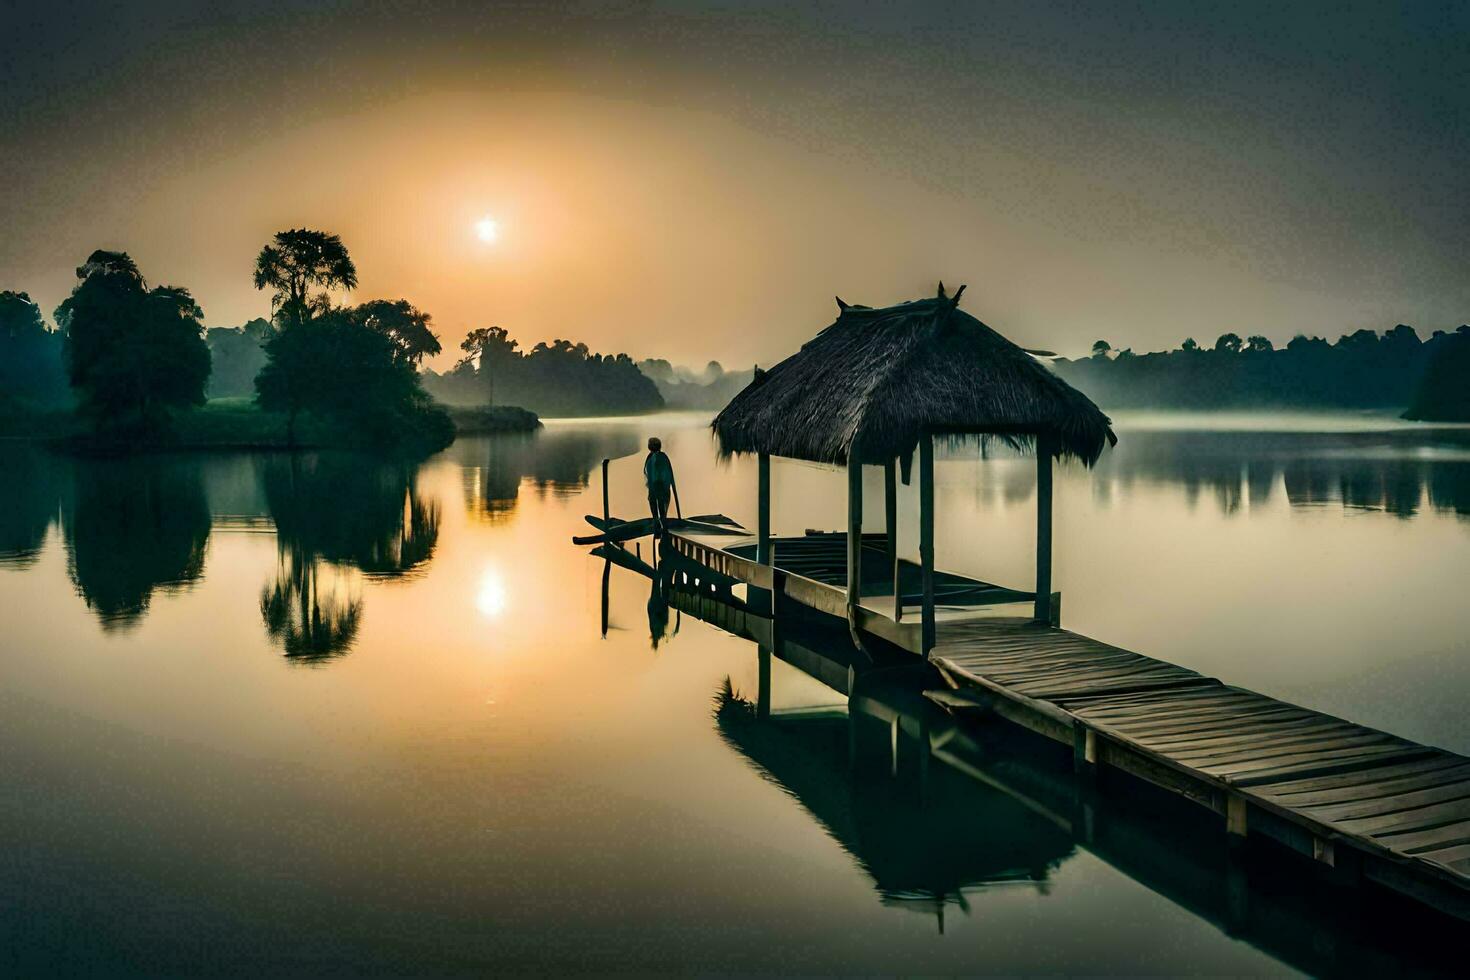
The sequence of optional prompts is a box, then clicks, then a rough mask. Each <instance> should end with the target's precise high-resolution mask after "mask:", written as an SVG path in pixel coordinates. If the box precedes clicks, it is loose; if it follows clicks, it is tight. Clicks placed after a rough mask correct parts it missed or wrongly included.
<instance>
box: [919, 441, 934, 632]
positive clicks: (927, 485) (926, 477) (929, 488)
mask: <svg viewBox="0 0 1470 980" xmlns="http://www.w3.org/2000/svg"><path fill="white" fill-rule="evenodd" d="M919 564H920V566H921V571H922V574H923V586H924V599H923V613H922V619H923V626H922V630H921V634H920V635H921V637H922V638H921V640H920V643H919V645H920V647H921V648H922V649H923V652H924V659H925V660H928V659H929V651H930V650H933V649H934V634H935V627H934V437H933V436H931V435H929V434H928V433H925V434H924V435H922V436H920V437H919Z"/></svg>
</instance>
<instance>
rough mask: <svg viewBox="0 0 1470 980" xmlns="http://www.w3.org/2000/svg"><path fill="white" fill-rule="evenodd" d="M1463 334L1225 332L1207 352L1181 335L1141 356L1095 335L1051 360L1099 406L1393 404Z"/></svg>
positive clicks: (1410, 394)
mask: <svg viewBox="0 0 1470 980" xmlns="http://www.w3.org/2000/svg"><path fill="white" fill-rule="evenodd" d="M1467 340H1470V326H1461V327H1460V328H1459V329H1458V330H1457V331H1455V332H1454V333H1452V334H1451V333H1446V332H1445V331H1443V330H1436V331H1435V332H1434V334H1433V336H1431V337H1430V338H1429V339H1428V340H1421V339H1420V337H1419V335H1418V333H1417V332H1416V331H1415V330H1414V328H1413V327H1410V326H1406V325H1404V324H1399V325H1398V326H1396V327H1394V328H1393V329H1392V330H1389V331H1387V332H1385V333H1384V334H1382V335H1381V336H1380V335H1379V334H1377V333H1375V332H1374V331H1372V330H1358V331H1356V332H1354V333H1351V334H1345V335H1344V336H1343V337H1341V338H1340V339H1339V340H1338V341H1337V343H1335V344H1334V343H1329V342H1328V341H1326V340H1324V339H1323V338H1321V337H1305V336H1297V337H1296V338H1295V339H1293V340H1292V341H1291V343H1289V344H1287V345H1286V346H1285V347H1283V348H1275V347H1273V345H1272V343H1271V341H1270V340H1268V339H1266V338H1265V337H1261V336H1253V337H1250V338H1248V339H1246V340H1242V339H1241V338H1240V336H1239V335H1237V334H1234V333H1227V334H1225V335H1223V336H1222V337H1220V338H1219V339H1218V340H1216V341H1215V344H1214V347H1213V348H1212V349H1209V350H1206V349H1204V348H1203V347H1201V346H1200V345H1199V344H1197V343H1195V341H1194V340H1192V339H1191V340H1186V341H1184V343H1183V344H1182V345H1181V346H1180V348H1179V349H1178V350H1172V351H1161V352H1158V353H1150V354H1135V353H1134V352H1133V351H1131V350H1114V349H1113V348H1112V346H1111V345H1110V344H1109V343H1108V342H1107V341H1104V340H1099V341H1098V342H1097V343H1096V344H1094V345H1093V354H1092V356H1091V357H1086V358H1080V359H1077V360H1068V359H1067V358H1058V359H1057V360H1056V361H1055V362H1054V364H1053V367H1054V368H1055V370H1056V372H1057V374H1059V375H1060V376H1061V377H1062V378H1064V379H1065V380H1067V381H1068V382H1070V383H1071V384H1073V385H1075V386H1077V387H1078V388H1080V389H1081V390H1082V391H1084V392H1086V393H1087V394H1088V396H1089V397H1091V398H1092V399H1093V401H1095V402H1097V403H1098V404H1099V405H1100V406H1102V407H1103V408H1105V409H1119V408H1166V409H1193V410H1219V409H1237V410H1239V409H1260V408H1302V409H1371V408H1384V409H1393V410H1396V411H1403V410H1404V408H1405V407H1406V406H1409V405H1410V404H1411V403H1413V402H1415V400H1416V398H1417V397H1418V396H1419V389H1420V383H1421V380H1423V379H1424V378H1425V372H1426V368H1427V367H1428V365H1429V364H1430V362H1431V361H1434V360H1438V359H1440V357H1441V355H1448V354H1449V353H1450V352H1451V350H1452V349H1453V348H1456V347H1458V346H1459V345H1460V343H1462V342H1466V341H1467ZM1462 383H1470V378H1467V379H1464V380H1463V382H1462ZM1424 417H1430V416H1424Z"/></svg>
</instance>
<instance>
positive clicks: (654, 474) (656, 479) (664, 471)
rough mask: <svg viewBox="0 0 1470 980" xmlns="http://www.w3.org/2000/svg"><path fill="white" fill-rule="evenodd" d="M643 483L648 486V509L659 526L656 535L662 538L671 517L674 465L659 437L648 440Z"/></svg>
mask: <svg viewBox="0 0 1470 980" xmlns="http://www.w3.org/2000/svg"><path fill="white" fill-rule="evenodd" d="M643 482H644V483H646V484H648V509H649V511H650V512H652V514H653V520H654V523H655V524H656V525H657V529H656V531H655V533H656V534H658V535H660V536H662V535H663V533H664V531H665V527H664V522H665V521H667V520H668V517H669V494H670V492H672V490H673V488H674V465H673V464H672V463H670V462H669V457H668V456H667V455H665V453H664V444H663V442H662V440H660V439H659V438H658V436H651V437H649V440H648V458H647V459H645V460H644V461H643Z"/></svg>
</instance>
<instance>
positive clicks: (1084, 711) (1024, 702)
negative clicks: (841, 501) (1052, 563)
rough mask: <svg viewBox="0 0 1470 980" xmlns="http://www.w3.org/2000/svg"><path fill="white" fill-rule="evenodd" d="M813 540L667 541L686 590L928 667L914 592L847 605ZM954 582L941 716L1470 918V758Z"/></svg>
mask: <svg viewBox="0 0 1470 980" xmlns="http://www.w3.org/2000/svg"><path fill="white" fill-rule="evenodd" d="M812 537H820V538H822V539H825V538H827V537H831V536H815V535H814V536H812ZM837 537H841V536H840V535H839V536H837ZM802 540H803V539H800V538H794V539H786V538H776V539H774V541H773V547H772V548H771V551H772V554H771V564H768V565H767V564H761V563H758V562H757V561H755V559H754V551H753V549H752V548H751V547H750V543H749V541H748V540H746V539H743V538H739V537H734V538H719V539H714V538H709V537H702V536H699V535H682V534H672V535H670V537H669V544H670V546H671V548H672V549H673V551H674V552H675V553H676V554H678V555H679V556H680V557H681V559H682V560H683V561H684V564H682V565H681V566H680V567H681V568H682V569H683V571H682V572H681V573H680V574H681V575H682V576H684V577H685V579H686V581H687V583H688V584H692V585H696V586H697V587H700V588H706V587H708V588H711V589H718V590H720V591H725V590H727V589H728V588H729V585H730V584H731V583H739V582H743V583H746V584H748V585H750V586H753V587H755V588H759V589H764V590H767V591H769V592H771V593H772V594H774V595H775V596H776V597H778V599H780V598H784V599H786V600H790V601H793V602H796V603H799V604H800V605H802V606H805V607H807V608H809V609H812V610H815V611H817V612H819V613H824V614H826V615H828V616H830V617H832V618H834V619H844V618H847V617H848V616H849V613H851V614H853V615H854V616H855V617H856V622H857V624H858V626H859V628H860V629H861V630H862V631H864V632H865V633H867V634H869V635H871V636H874V637H878V638H880V639H882V640H884V641H887V642H888V643H891V644H893V645H894V646H896V647H899V648H900V649H902V650H907V651H908V652H909V653H912V654H914V655H915V656H916V657H920V656H923V652H924V651H923V637H922V634H921V629H920V625H919V623H918V622H916V621H914V620H913V619H910V620H908V621H903V620H901V619H896V618H895V617H894V615H893V613H894V610H893V593H894V591H897V592H898V593H899V594H900V595H901V594H903V591H905V590H903V589H900V590H893V589H892V588H891V583H889V587H888V588H886V589H884V590H883V591H884V592H886V593H887V594H886V595H879V596H876V597H871V598H866V599H860V600H859V602H858V604H857V605H856V607H855V608H853V609H851V610H850V609H849V607H848V606H847V605H846V602H847V592H846V589H845V582H844V581H843V579H844V576H845V571H842V570H840V566H839V565H838V564H837V562H838V560H839V559H838V556H839V555H840V554H842V553H844V552H845V548H846V544H845V541H838V542H836V543H833V542H830V541H823V542H822V543H818V544H814V545H811V546H808V547H806V548H803V547H800V546H799V543H800V542H801V541H802ZM882 547H883V545H882V536H881V535H876V536H872V539H871V540H869V539H868V538H867V537H866V536H865V539H864V542H863V548H864V550H870V549H871V550H874V551H881V548H882ZM827 552H832V554H830V555H829V554H827ZM873 565H875V566H877V567H883V563H879V562H874V563H873ZM889 567H891V566H889ZM698 568H704V569H708V570H709V571H710V572H712V573H713V574H712V575H707V576H701V573H700V572H698V571H694V569H698ZM953 578H954V580H955V581H954V582H948V579H942V581H946V582H948V586H947V587H948V589H949V590H951V591H952V594H953V595H954V596H955V597H956V598H957V599H959V602H958V603H956V604H954V605H951V606H943V605H939V606H937V608H936V612H935V621H936V622H935V631H936V635H935V639H934V645H933V647H932V649H931V650H930V651H929V660H930V662H931V663H932V664H933V665H934V666H935V667H936V668H938V670H939V671H940V673H941V675H942V676H943V677H944V679H945V680H946V681H947V683H948V689H947V690H936V691H933V692H931V695H930V696H931V698H932V700H934V701H935V702H936V703H937V704H939V705H940V706H942V707H944V708H945V709H947V710H949V711H951V712H953V713H954V714H956V715H959V716H971V717H976V718H982V717H998V718H1002V719H1005V720H1007V721H1010V722H1013V723H1015V724H1018V725H1020V726H1022V727H1024V728H1027V729H1030V730H1032V731H1034V732H1037V733H1039V734H1041V735H1044V736H1046V737H1048V738H1051V739H1054V740H1056V741H1059V742H1062V743H1064V744H1067V745H1069V746H1072V747H1073V750H1074V753H1075V759H1076V762H1077V766H1078V769H1079V772H1081V773H1082V774H1083V775H1084V776H1089V777H1090V776H1093V775H1096V774H1098V773H1100V772H1102V771H1104V770H1106V769H1110V768H1111V769H1116V770H1120V771H1123V772H1126V773H1129V774H1130V775H1132V776H1134V777H1137V778H1141V779H1144V780H1146V781H1148V782H1150V783H1153V784H1155V785H1157V786H1160V787H1163V788H1164V789H1166V790H1169V791H1171V792H1173V793H1175V794H1177V795H1179V796H1182V797H1184V798H1186V799H1189V800H1192V801H1193V802H1195V803H1197V804H1199V805H1201V806H1204V807H1206V808H1208V809H1210V810H1213V811H1214V812H1216V813H1218V814H1220V816H1221V817H1222V818H1223V820H1224V823H1225V829H1226V831H1227V833H1228V834H1229V835H1230V836H1231V837H1234V838H1241V839H1243V838H1244V837H1245V835H1246V834H1247V833H1254V834H1259V835H1262V836H1265V837H1269V838H1272V839H1274V840H1276V841H1278V842H1279V843H1281V844H1284V845H1285V846H1287V847H1289V848H1291V849H1292V850H1295V851H1298V852H1300V853H1301V854H1303V855H1305V856H1306V857H1307V858H1309V859H1311V860H1313V861H1316V862H1318V863H1320V864H1321V865H1324V866H1326V867H1328V868H1331V869H1332V874H1334V875H1337V876H1339V877H1342V878H1344V879H1349V880H1350V879H1355V878H1357V877H1359V876H1361V877H1362V878H1365V879H1368V880H1371V881H1375V882H1378V883H1379V884H1382V885H1384V886H1387V887H1389V888H1391V889H1393V890H1395V891H1398V892H1401V893H1404V894H1407V895H1409V896H1412V897H1414V898H1417V899H1419V900H1422V901H1426V902H1428V903H1430V904H1433V905H1435V906H1437V907H1439V908H1441V909H1443V910H1444V911H1447V912H1451V913H1452V914H1455V915H1457V916H1459V917H1462V918H1470V758H1466V757H1464V756H1460V755H1456V754H1454V753H1451V752H1447V751H1444V750H1442V749H1438V748H1433V747H1431V746H1426V745H1421V744H1418V743H1415V742H1411V741H1408V740H1406V739H1402V738H1398V737H1396V736H1394V735H1391V734H1388V733H1386V732H1381V731H1377V730H1374V729H1371V728H1367V727H1365V726H1362V725H1358V724H1354V723H1352V722H1349V721H1345V720H1343V719H1340V718H1334V717H1332V716H1330V715H1326V714H1322V713H1320V712H1317V711H1313V710H1311V709H1309V708H1303V707H1299V706H1297V705H1293V704H1290V703H1287V702H1284V701H1278V700H1276V699H1274V698H1269V697H1266V696H1264V695H1261V694H1257V693H1255V692H1253V691H1248V690H1245V689H1242V688H1239V687H1233V686H1230V685H1227V684H1225V683H1223V682H1222V681H1220V680H1218V679H1216V678H1213V677H1207V676H1204V675H1202V674H1199V673H1197V672H1195V671H1192V670H1188V669H1186V668H1184V667H1179V666H1176V665H1174V664H1170V663H1166V662H1164V661H1162V660H1157V659H1154V658H1152V657H1147V656H1144V655H1142V654H1138V653H1134V652H1132V651H1129V650H1124V649H1121V648H1119V647H1115V646H1111V645H1109V644H1106V643H1102V642H1100V641H1098V640H1094V639H1092V638H1090V637H1086V636H1082V635H1081V634H1078V633H1074V632H1071V631H1069V630H1064V629H1061V628H1059V627H1056V626H1051V625H1047V624H1043V623H1040V622H1038V621H1036V620H1035V619H1034V618H1031V617H1027V616H1003V615H994V614H993V613H995V612H1000V611H1003V609H1001V608H999V607H1003V606H1004V605H1005V604H1007V603H1016V604H1022V603H1027V602H1029V601H1031V599H1032V598H1033V596H1032V595H1031V594H1029V593H1024V592H1019V591H1016V590H1008V589H1003V588H1001V587H999V586H993V585H989V584H988V583H983V582H978V581H976V580H972V579H965V578H964V577H962V576H953ZM900 581H901V583H902V582H906V581H907V580H906V578H904V576H903V573H902V572H901V573H900ZM941 594H943V593H941ZM987 613H990V614H987Z"/></svg>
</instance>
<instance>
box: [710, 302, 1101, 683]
mask: <svg viewBox="0 0 1470 980" xmlns="http://www.w3.org/2000/svg"><path fill="white" fill-rule="evenodd" d="M963 293H964V287H963V286H961V287H960V289H959V290H957V291H956V292H955V293H954V295H952V296H951V295H948V294H946V292H945V289H944V284H943V283H941V284H940V285H939V290H938V294H937V295H936V296H933V297H931V298H928V299H921V300H915V301H912V302H908V303H901V304H899V305H897V306H887V307H882V308H870V307H866V306H857V305H852V304H848V303H845V302H843V301H842V300H841V299H840V298H839V299H838V300H837V304H838V307H839V314H838V317H837V320H836V321H835V322H833V323H832V324H831V325H830V326H828V327H827V328H826V329H825V330H823V331H822V332H821V333H819V334H817V335H816V336H815V337H814V338H812V339H811V340H810V341H808V342H807V343H806V344H804V345H803V346H802V348H801V350H799V351H797V352H796V353H795V354H793V355H791V356H790V357H788V358H786V359H785V360H784V361H781V362H780V363H779V364H777V365H776V366H775V367H773V368H771V369H770V370H769V371H759V370H757V372H756V374H755V378H754V379H753V380H752V381H751V383H750V384H749V385H748V386H747V387H746V388H745V389H744V390H743V391H741V392H740V393H739V394H738V395H736V396H735V398H734V399H732V400H731V402H730V403H729V404H728V405H727V406H725V408H724V409H723V410H722V411H721V412H720V413H719V415H717V416H716V417H715V420H714V422H713V423H712V426H713V429H714V432H715V435H716V437H717V438H718V440H719V445H720V451H721V452H722V453H723V454H726V455H732V454H737V453H751V454H754V455H755V456H756V457H757V459H758V467H757V472H758V504H757V512H758V520H757V525H758V526H757V533H756V537H755V541H754V542H753V543H748V544H747V543H737V542H727V543H724V544H722V545H720V546H719V547H720V549H721V550H723V551H724V552H726V553H728V554H730V555H733V556H737V557H739V558H742V559H753V561H754V562H755V563H756V564H757V565H759V566H766V567H767V568H771V567H773V550H772V538H771V527H770V523H771V521H770V514H771V506H770V502H771V464H770V460H771V457H772V456H782V457H787V458H792V459H803V460H808V461H811V462H816V463H826V464H831V465H835V466H842V467H846V469H847V473H848V480H847V513H848V517H847V529H846V531H845V532H836V533H833V534H815V533H809V534H808V535H806V536H804V537H801V538H787V539H781V540H780V541H779V542H778V544H779V547H778V549H777V550H778V551H779V556H778V557H776V559H775V563H774V567H776V568H784V569H786V571H788V572H789V573H791V574H793V575H795V576H798V577H799V578H800V579H801V580H803V581H802V582H798V583H796V588H794V589H792V588H788V589H787V592H788V594H791V595H792V597H793V598H796V599H797V600H798V601H802V602H805V603H806V604H808V605H812V606H814V607H816V608H818V609H823V611H827V612H832V613H834V614H838V615H845V616H846V618H847V620H848V622H849V625H851V626H852V628H853V629H854V632H855V633H856V631H857V630H867V631H869V632H876V633H877V634H878V635H885V636H888V637H890V638H899V640H900V645H903V646H910V647H911V648H917V650H916V652H922V653H923V654H924V655H926V656H927V655H928V652H929V651H930V650H931V649H933V647H934V638H935V621H936V616H937V615H939V614H938V613H937V612H936V610H937V608H939V607H942V606H949V607H955V606H959V607H976V606H982V605H987V604H995V603H1005V602H1017V601H1025V600H1028V599H1029V600H1030V601H1031V602H1032V606H1033V615H1034V617H1035V618H1036V619H1037V620H1040V621H1041V622H1045V623H1055V622H1056V619H1057V607H1056V603H1057V598H1058V597H1057V596H1056V595H1055V594H1054V593H1053V591H1052V580H1051V551H1052V463H1053V461H1054V460H1055V459H1058V458H1061V457H1072V458H1075V459H1078V460H1081V461H1082V462H1083V463H1084V464H1085V465H1088V466H1091V465H1092V464H1093V463H1094V462H1095V461H1096V460H1097V458H1098V456H1099V455H1100V454H1101V453H1102V451H1103V448H1104V447H1105V446H1107V445H1110V444H1113V443H1116V442H1117V437H1116V436H1115V435H1114V434H1113V430H1112V425H1111V421H1110V420H1109V419H1108V417H1107V416H1106V415H1104V414H1103V413H1102V411H1101V410H1099V409H1098V407H1097V406H1096V405H1095V404H1093V403H1092V401H1091V400H1090V399H1089V398H1088V397H1087V396H1086V395H1084V394H1082V393H1081V392H1080V391H1078V390H1076V389H1075V388H1073V387H1072V386H1071V385H1069V384H1067V383H1066V382H1065V381H1063V380H1062V379H1061V378H1059V377H1057V376H1056V375H1055V374H1054V373H1053V372H1052V371H1051V370H1049V369H1048V368H1047V367H1046V366H1045V365H1044V364H1042V363H1040V362H1039V361H1038V360H1037V359H1036V358H1035V357H1034V356H1033V354H1032V353H1031V352H1028V351H1026V350H1024V349H1022V348H1021V347H1018V346H1017V345H1015V344H1013V343H1012V342H1011V341H1009V340H1007V339H1006V338H1004V337H1002V336H1001V335H1000V334H998V333H996V332H995V331H994V330H992V329H991V328H990V327H988V326H986V325H985V324H984V323H981V322H980V321H979V320H977V319H976V318H975V317H973V316H971V315H970V314H969V313H967V312H965V311H963V310H961V309H959V302H960V297H961V295H962V294H963ZM970 438H975V439H987V438H990V439H999V440H1001V441H1003V442H1005V443H1006V444H1007V445H1009V446H1011V447H1013V448H1015V449H1017V450H1021V451H1032V452H1034V453H1035V455H1036V459H1037V516H1036V587H1035V589H1034V591H1032V592H1022V591H1018V590H1013V589H1005V588H1002V587H1000V586H997V585H992V584H990V583H986V582H981V581H978V580H976V579H972V578H968V577H966V576H962V575H956V574H953V573H946V572H939V571H936V570H935V568H934V522H935V513H934V444H935V440H936V439H946V440H958V441H963V440H965V439H970ZM916 454H917V456H918V463H919V466H918V469H919V472H918V482H919V562H918V563H917V564H914V563H912V562H907V561H904V560H902V559H900V558H899V557H898V541H897V533H896V524H897V521H896V519H895V518H896V512H897V503H896V500H897V482H898V478H899V474H900V473H902V475H903V480H904V482H905V483H908V482H909V477H910V471H911V468H912V461H913V458H914V456H915V455H916ZM863 466H881V467H883V472H884V512H885V517H886V531H885V532H884V533H883V534H882V535H865V534H863V533H862V525H863V483H862V467H863ZM701 550H703V549H701ZM703 557H708V556H703ZM762 578H763V581H762V582H757V583H755V584H759V585H762V586H763V587H766V586H769V585H771V584H774V582H775V577H774V575H768V576H762ZM806 582H809V583H811V584H813V585H815V584H821V585H822V586H823V587H824V590H825V591H826V592H828V593H830V592H832V591H833V590H834V587H838V588H840V589H841V592H840V611H839V609H837V608H833V599H832V596H831V595H826V596H824V595H822V594H820V593H819V592H818V591H817V590H814V589H813V588H810V587H808V586H806V585H805V584H804V583H806ZM865 598H867V599H868V601H867V603H866V604H865V603H864V601H863V600H864V599H865ZM884 598H887V599H888V600H889V601H883V600H884ZM875 600H876V601H875ZM913 605H918V606H919V609H920V619H919V624H918V626H919V629H918V631H917V637H916V638H915V642H913V643H912V644H910V643H904V642H902V637H903V636H905V635H907V634H908V633H909V630H907V629H904V628H903V627H906V626H908V625H909V624H907V623H904V615H905V610H906V608H911V607H912V606H913ZM880 618H881V620H884V621H887V622H886V623H885V622H881V621H880ZM888 623H891V624H892V627H889V626H888ZM900 624H902V626H900Z"/></svg>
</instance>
